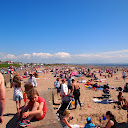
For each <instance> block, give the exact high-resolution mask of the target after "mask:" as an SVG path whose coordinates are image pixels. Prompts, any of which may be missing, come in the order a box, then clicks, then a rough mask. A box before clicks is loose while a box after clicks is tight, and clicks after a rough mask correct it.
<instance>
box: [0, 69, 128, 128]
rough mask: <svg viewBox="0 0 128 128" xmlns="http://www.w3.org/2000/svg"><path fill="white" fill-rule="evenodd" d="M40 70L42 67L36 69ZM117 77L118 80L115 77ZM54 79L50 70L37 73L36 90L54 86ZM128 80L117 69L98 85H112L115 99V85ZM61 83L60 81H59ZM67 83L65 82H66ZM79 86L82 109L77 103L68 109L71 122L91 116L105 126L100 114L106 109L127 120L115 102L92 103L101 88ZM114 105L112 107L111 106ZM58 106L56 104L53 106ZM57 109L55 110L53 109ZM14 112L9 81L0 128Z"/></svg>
mask: <svg viewBox="0 0 128 128" xmlns="http://www.w3.org/2000/svg"><path fill="white" fill-rule="evenodd" d="M38 70H42V69H40V68H39V69H38ZM96 70H97V69H96ZM99 77H100V79H105V78H104V76H99ZM116 77H118V80H117V79H116ZM80 79H81V78H79V77H77V78H75V80H76V81H77V80H80ZM82 79H83V80H88V79H90V78H87V77H83V78H82ZM55 80H56V77H54V75H53V74H52V72H48V73H46V74H44V73H39V79H37V84H38V87H37V90H38V91H39V92H40V93H41V91H42V90H48V88H51V87H52V88H54V81H55ZM27 81H28V78H24V79H23V81H22V87H23V86H24V82H27ZM126 82H128V78H127V79H126V81H124V80H123V79H122V71H118V72H117V73H116V74H115V75H114V76H113V77H110V78H106V82H101V83H100V85H104V84H105V83H108V84H109V85H110V86H111V87H114V89H110V94H111V98H110V99H111V100H114V101H117V95H118V93H119V92H118V91H116V90H115V88H116V87H122V88H123V87H124V85H125V83H126ZM60 83H61V81H60ZM66 83H67V82H66ZM78 84H79V86H80V93H81V96H80V100H81V102H82V109H81V110H80V107H79V105H78V107H77V109H74V110H70V112H71V115H72V116H73V117H74V119H73V120H72V121H71V124H79V125H85V123H86V118H87V117H91V118H92V121H93V123H94V124H99V125H103V126H105V124H106V121H103V120H102V116H103V115H105V113H106V111H108V110H109V111H111V112H112V113H113V114H114V115H115V117H116V120H117V122H118V123H122V122H125V123H126V122H127V118H126V117H127V111H126V110H123V109H121V110H119V109H118V107H117V104H115V103H112V104H102V103H94V101H93V99H94V98H95V97H100V96H102V94H103V91H102V90H93V89H88V88H86V87H85V85H84V83H78ZM127 95H128V94H127V93H123V96H124V97H125V98H126V100H127V101H128V96H127ZM55 102H60V100H58V99H55ZM22 105H24V102H23V100H22ZM114 105H115V106H116V108H114V107H113V106H114ZM53 107H58V106H53ZM55 111H57V110H55ZM15 114H16V105H15V102H14V101H13V88H10V85H9V83H8V84H7V88H6V106H5V110H4V117H3V119H4V122H3V124H2V125H0V127H1V128H6V127H7V123H8V122H9V121H10V120H11V119H12V118H13V116H14V115H15Z"/></svg>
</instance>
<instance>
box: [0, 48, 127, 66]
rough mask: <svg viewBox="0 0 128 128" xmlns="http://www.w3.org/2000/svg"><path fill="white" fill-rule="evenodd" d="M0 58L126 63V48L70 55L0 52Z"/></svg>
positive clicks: (55, 61)
mask: <svg viewBox="0 0 128 128" xmlns="http://www.w3.org/2000/svg"><path fill="white" fill-rule="evenodd" d="M0 60H1V61H4V60H12V61H14V62H15V61H18V62H25V63H77V64H87V63H128V49H126V50H120V51H111V52H102V53H97V54H94V53H87V54H76V55H71V54H69V53H66V52H58V53H54V54H50V53H35V52H34V53H32V54H27V53H26V54H22V55H13V54H4V53H0Z"/></svg>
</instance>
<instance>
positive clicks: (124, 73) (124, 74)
mask: <svg viewBox="0 0 128 128" xmlns="http://www.w3.org/2000/svg"><path fill="white" fill-rule="evenodd" d="M122 75H123V79H124V81H125V78H126V72H125V71H123V73H122Z"/></svg>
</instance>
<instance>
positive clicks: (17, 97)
mask: <svg viewBox="0 0 128 128" xmlns="http://www.w3.org/2000/svg"><path fill="white" fill-rule="evenodd" d="M19 79H20V78H19V77H18V76H14V78H13V83H12V84H11V88H12V87H13V88H14V93H13V101H16V108H17V112H18V117H19V108H20V107H21V100H22V99H23V94H22V92H21V91H23V90H22V87H21V82H20V80H19Z"/></svg>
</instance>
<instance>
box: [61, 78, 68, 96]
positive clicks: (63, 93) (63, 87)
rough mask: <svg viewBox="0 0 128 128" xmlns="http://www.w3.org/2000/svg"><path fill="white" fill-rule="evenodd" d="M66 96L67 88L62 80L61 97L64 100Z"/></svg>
mask: <svg viewBox="0 0 128 128" xmlns="http://www.w3.org/2000/svg"><path fill="white" fill-rule="evenodd" d="M67 95H68V87H67V85H66V84H65V79H62V83H61V97H62V98H64V97H65V96H67Z"/></svg>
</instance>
